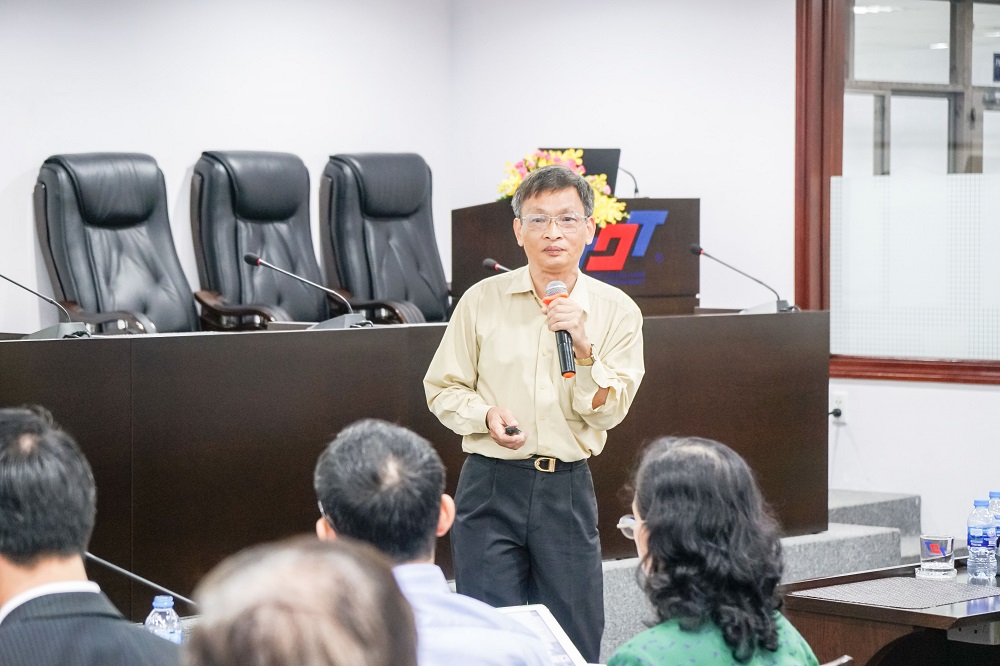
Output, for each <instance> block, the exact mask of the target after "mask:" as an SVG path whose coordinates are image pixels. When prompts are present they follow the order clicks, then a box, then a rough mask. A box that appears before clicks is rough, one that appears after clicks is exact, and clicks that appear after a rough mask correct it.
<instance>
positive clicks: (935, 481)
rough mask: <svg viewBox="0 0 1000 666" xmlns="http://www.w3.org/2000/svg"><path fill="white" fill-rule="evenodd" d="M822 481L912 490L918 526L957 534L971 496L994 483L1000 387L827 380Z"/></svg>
mask: <svg viewBox="0 0 1000 666" xmlns="http://www.w3.org/2000/svg"><path fill="white" fill-rule="evenodd" d="M830 391H831V393H833V392H843V393H845V394H846V396H847V403H846V407H845V409H844V416H845V421H846V423H845V425H842V426H838V425H831V426H830V487H832V488H844V489H849V490H871V491H880V492H897V493H910V494H916V495H920V496H921V498H922V512H921V513H922V522H923V530H924V531H925V532H935V533H943V534H951V535H953V536H954V537H955V540H956V542H958V543H963V544H964V539H965V521H966V519H967V518H968V515H969V513H970V512H971V511H972V501H973V500H974V499H986V498H987V496H988V495H989V491H991V490H1000V449H998V447H997V439H998V437H1000V387H998V386H971V385H964V386H963V385H956V384H931V383H918V382H882V381H861V380H831V381H830Z"/></svg>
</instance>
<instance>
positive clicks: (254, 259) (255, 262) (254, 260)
mask: <svg viewBox="0 0 1000 666" xmlns="http://www.w3.org/2000/svg"><path fill="white" fill-rule="evenodd" d="M243 261H245V262H247V263H248V264H250V265H251V266H260V257H259V256H257V255H256V254H254V253H253V252H247V253H246V254H244V255H243Z"/></svg>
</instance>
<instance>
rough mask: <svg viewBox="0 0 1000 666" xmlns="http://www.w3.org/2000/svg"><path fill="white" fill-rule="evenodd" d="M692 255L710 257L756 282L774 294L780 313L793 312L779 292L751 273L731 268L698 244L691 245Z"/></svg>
mask: <svg viewBox="0 0 1000 666" xmlns="http://www.w3.org/2000/svg"><path fill="white" fill-rule="evenodd" d="M691 254H693V255H696V256H697V255H701V256H705V257H708V258H709V259H711V260H712V261H714V262H717V263H720V264H722V265H723V266H725V267H726V268H728V269H729V270H731V271H736V272H737V273H739V274H740V275H742V276H743V277H748V278H750V279H751V280H753V281H754V282H756V283H757V284H759V285H761V286H763V287H765V288H766V289H767V290H768V291H770V292H771V293H772V294H774V299H775V306H776V308H777V311H778V312H789V311H790V310H792V308H791V307H789V305H788V301H783V300H781V296H779V295H778V292H777V291H775V290H774V289H773V288H772V287H771V286H770V285H769V284H767V283H766V282H764V281H762V280H758V279H757V278H755V277H754V276H752V275H750V274H749V273H744V272H743V271H741V270H740V269H738V268H736V267H735V266H730V265H729V264H727V263H726V262H724V261H722V260H721V259H718V258H716V257H713V256H712V255H710V254H709V253H708V252H705V250H704V249H703V248H702V247H701V245H698V244H697V243H691Z"/></svg>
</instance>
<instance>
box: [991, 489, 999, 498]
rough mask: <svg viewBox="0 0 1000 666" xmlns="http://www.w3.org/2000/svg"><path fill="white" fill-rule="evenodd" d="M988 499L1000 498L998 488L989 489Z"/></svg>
mask: <svg viewBox="0 0 1000 666" xmlns="http://www.w3.org/2000/svg"><path fill="white" fill-rule="evenodd" d="M990 499H1000V490H991V491H990Z"/></svg>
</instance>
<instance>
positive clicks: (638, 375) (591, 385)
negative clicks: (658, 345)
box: [573, 308, 645, 430]
mask: <svg viewBox="0 0 1000 666" xmlns="http://www.w3.org/2000/svg"><path fill="white" fill-rule="evenodd" d="M599 345H600V346H598V344H595V346H594V364H593V365H589V366H582V365H577V368H576V385H575V386H574V389H573V411H575V412H576V413H577V414H579V415H580V418H582V419H583V420H584V422H585V423H586V424H587V425H588V426H590V427H591V428H594V429H595V430H610V429H611V428H613V427H615V426H616V425H618V424H619V423H621V422H622V419H624V418H625V416H626V415H627V414H628V410H629V407H630V406H631V405H632V400H633V399H634V398H635V394H636V391H637V390H638V388H639V384H640V382H642V377H643V375H644V374H645V365H644V363H643V348H642V314H641V313H640V312H639V310H638V308H635V310H634V311H632V312H629V313H628V314H627V315H625V316H623V317H621V318H619V319H618V321H617V322H616V324H615V325H614V326H613V327H612V329H611V331H610V332H609V334H608V335H607V337H606V338H605V339H604V340H603V341H601V342H600V343H599ZM602 388H606V389H608V397H607V400H606V401H605V402H604V404H603V405H601V406H600V407H598V408H596V409H594V407H593V400H594V394H596V393H597V391H598V390H599V389H602Z"/></svg>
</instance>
